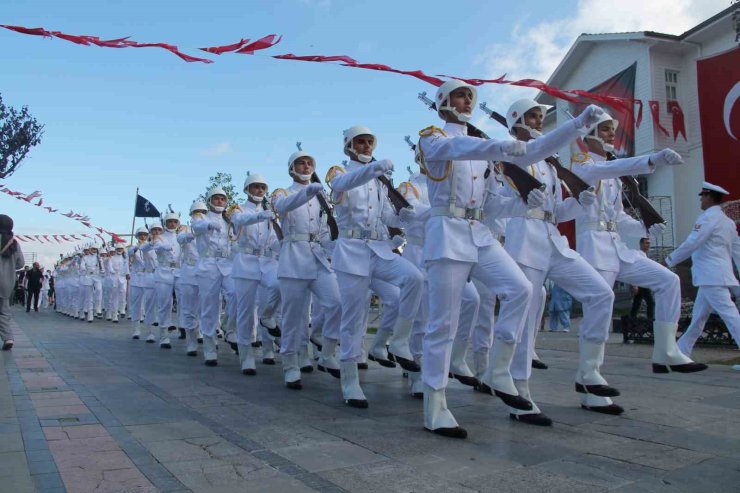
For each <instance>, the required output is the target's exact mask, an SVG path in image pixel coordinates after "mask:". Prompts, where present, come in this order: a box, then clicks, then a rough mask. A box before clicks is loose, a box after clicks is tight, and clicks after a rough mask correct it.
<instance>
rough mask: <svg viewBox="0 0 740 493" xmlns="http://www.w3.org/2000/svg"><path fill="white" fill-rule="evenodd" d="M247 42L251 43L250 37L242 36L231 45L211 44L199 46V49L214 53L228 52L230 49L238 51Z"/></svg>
mask: <svg viewBox="0 0 740 493" xmlns="http://www.w3.org/2000/svg"><path fill="white" fill-rule="evenodd" d="M247 43H249V39H244V38H242V39H241V40H239V42H237V43H234V44H230V45H223V46H209V47H208V48H198V49H199V50H203V51H206V52H208V53H213V54H214V55H220V54H222V53H228V52H230V51H236V50H238V49H240V48H243V47H244V46H245V45H246V44H247Z"/></svg>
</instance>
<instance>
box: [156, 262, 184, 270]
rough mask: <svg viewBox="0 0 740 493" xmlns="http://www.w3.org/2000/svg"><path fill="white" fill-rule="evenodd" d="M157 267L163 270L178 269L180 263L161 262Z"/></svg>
mask: <svg viewBox="0 0 740 493" xmlns="http://www.w3.org/2000/svg"><path fill="white" fill-rule="evenodd" d="M159 266H160V267H163V268H165V269H179V268H180V262H162V263H161V264H159Z"/></svg>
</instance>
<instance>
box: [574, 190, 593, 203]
mask: <svg viewBox="0 0 740 493" xmlns="http://www.w3.org/2000/svg"><path fill="white" fill-rule="evenodd" d="M594 202H596V194H595V193H594V192H592V191H590V190H584V191H583V192H581V194H580V195H579V196H578V203H579V204H581V205H582V206H583V207H588V206H589V205H591V204H593V203H594Z"/></svg>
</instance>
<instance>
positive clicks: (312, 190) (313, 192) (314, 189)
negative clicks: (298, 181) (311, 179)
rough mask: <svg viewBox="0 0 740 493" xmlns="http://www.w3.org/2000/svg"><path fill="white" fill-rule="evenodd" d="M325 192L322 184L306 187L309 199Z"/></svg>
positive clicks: (311, 184) (310, 184)
mask: <svg viewBox="0 0 740 493" xmlns="http://www.w3.org/2000/svg"><path fill="white" fill-rule="evenodd" d="M322 190H324V186H323V185H322V184H321V183H309V184H308V185H307V186H306V195H308V196H309V197H315V196H317V195H318V194H319V192H321V191H322Z"/></svg>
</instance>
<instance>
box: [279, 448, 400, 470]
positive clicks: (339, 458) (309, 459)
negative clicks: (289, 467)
mask: <svg viewBox="0 0 740 493" xmlns="http://www.w3.org/2000/svg"><path fill="white" fill-rule="evenodd" d="M275 452H276V453H277V454H279V455H281V456H283V457H285V458H286V459H288V460H290V461H292V462H294V463H296V464H298V465H299V466H301V467H303V468H304V469H306V470H307V471H309V472H317V471H326V470H329V469H336V468H343V467H351V466H356V465H360V464H367V463H370V462H379V461H383V460H385V459H387V457H384V456H382V455H380V454H377V453H375V452H373V451H371V450H368V449H366V448H364V447H360V446H358V445H355V444H352V443H349V442H345V441H341V442H340V441H337V442H324V443H318V444H306V445H298V446H293V447H283V448H278V449H275Z"/></svg>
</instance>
